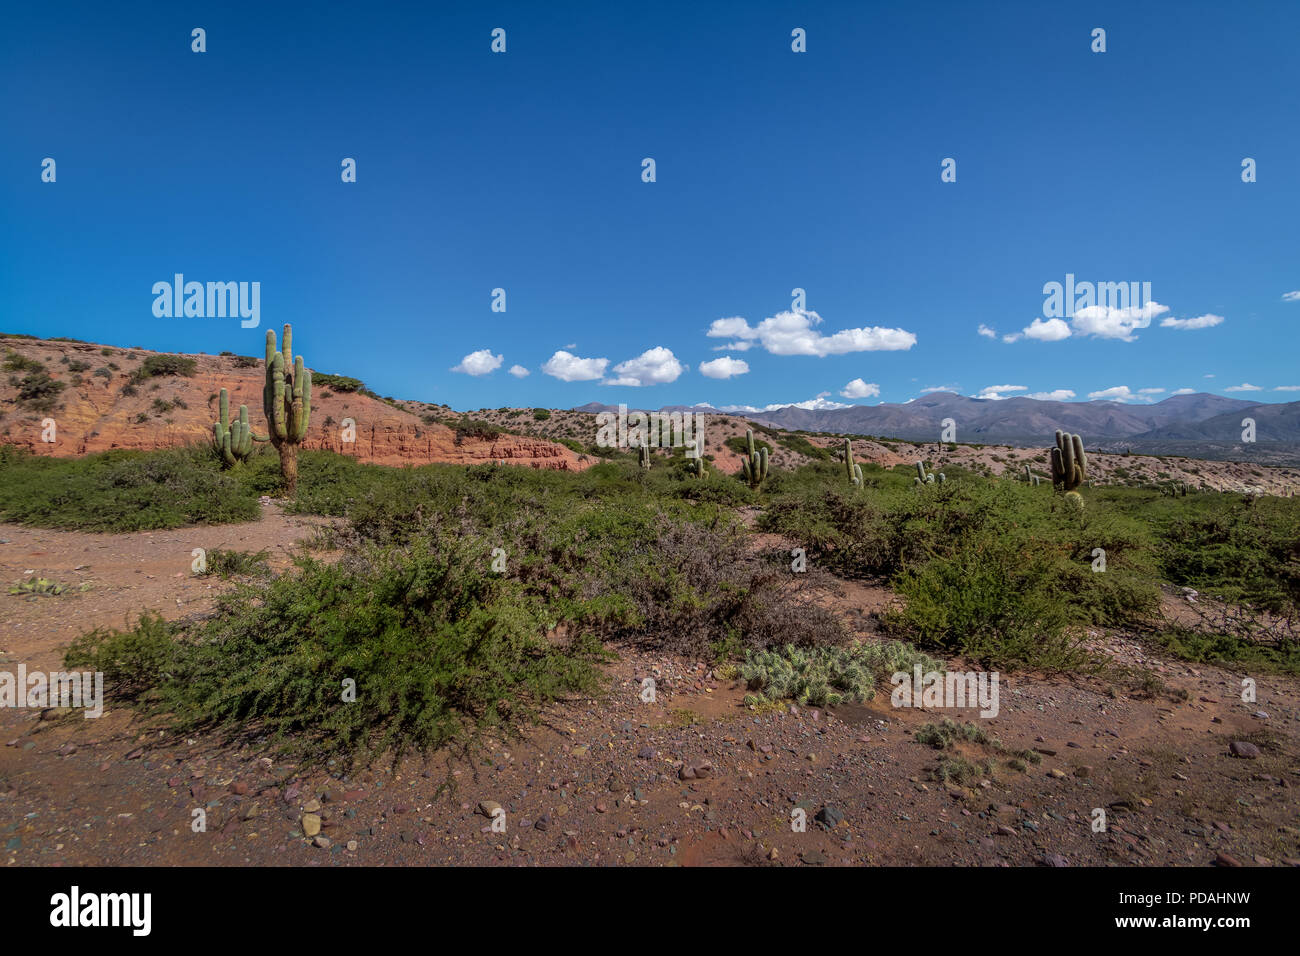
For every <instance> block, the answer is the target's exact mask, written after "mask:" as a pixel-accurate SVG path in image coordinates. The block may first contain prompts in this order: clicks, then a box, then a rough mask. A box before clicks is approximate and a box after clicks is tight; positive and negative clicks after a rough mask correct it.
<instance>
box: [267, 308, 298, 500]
mask: <svg viewBox="0 0 1300 956" xmlns="http://www.w3.org/2000/svg"><path fill="white" fill-rule="evenodd" d="M262 406H263V408H264V410H265V412H266V421H267V424H268V425H269V426H270V432H271V433H270V435H268V436H266V437H262V436H259V435H254V436H253V439H254V441H270V442H271V444H272V445H274V446H275V449H276V451H278V452H279V453H280V476H281V477H282V478H283V479H284V490H285V494H286V495H287V496H288V497H290V498H292V497H293V496H294V495H296V494H297V493H298V446H299V445H300V444H302V440H303V439H304V438H305V437H307V423H308V421H309V420H310V418H311V369H309V368H307V367H306V366H305V365H304V364H303V360H302V356H301V355H299V356H297V357H296V358H295V357H294V354H293V328H292V327H291V326H290V325H289V324H288V323H285V326H284V347H283V349H281V350H277V349H276V347H275V331H274V330H272V329H267V330H266V385H265V387H264V388H263V389H262Z"/></svg>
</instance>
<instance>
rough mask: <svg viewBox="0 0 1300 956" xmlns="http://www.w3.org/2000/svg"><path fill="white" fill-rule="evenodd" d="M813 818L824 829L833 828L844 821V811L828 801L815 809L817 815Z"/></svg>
mask: <svg viewBox="0 0 1300 956" xmlns="http://www.w3.org/2000/svg"><path fill="white" fill-rule="evenodd" d="M814 819H815V820H816V821H817V822H818V823H820V824H821V825H822V826H824V827H825V828H826V829H828V830H834V829H835V828H836V827H837V826H839V825H840V824H841V823H843V822H844V811H843V810H841V809H840V808H839V807H836V806H833V805H831V804H829V803H828V804H826V806H824V807H822V808H821V809H820V810H818V811H817V816H816V817H814Z"/></svg>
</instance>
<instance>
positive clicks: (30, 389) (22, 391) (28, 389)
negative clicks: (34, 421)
mask: <svg viewBox="0 0 1300 956" xmlns="http://www.w3.org/2000/svg"><path fill="white" fill-rule="evenodd" d="M38 364H39V363H38ZM66 387H67V383H66V382H60V381H58V380H57V379H53V378H51V377H50V374H49V373H48V372H47V371H45V369H44V367H41V368H40V369H38V370H36V371H32V372H28V373H27V374H26V375H24V376H23V377H22V378H21V379H20V380H19V382H18V399H17V401H18V405H19V407H21V408H25V409H27V410H28V411H32V412H37V413H47V412H52V411H54V409H55V405H56V404H57V402H58V398H59V393H60V392H62V391H63V390H64V389H65V388H66Z"/></svg>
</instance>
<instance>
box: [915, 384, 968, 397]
mask: <svg viewBox="0 0 1300 956" xmlns="http://www.w3.org/2000/svg"><path fill="white" fill-rule="evenodd" d="M960 391H961V390H960V389H959V388H958V387H957V386H956V385H927V386H926V387H925V388H923V389H921V391H920V394H921V395H925V394H926V393H928V392H954V393H960Z"/></svg>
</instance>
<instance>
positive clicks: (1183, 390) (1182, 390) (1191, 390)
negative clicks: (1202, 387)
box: [1169, 388, 1196, 395]
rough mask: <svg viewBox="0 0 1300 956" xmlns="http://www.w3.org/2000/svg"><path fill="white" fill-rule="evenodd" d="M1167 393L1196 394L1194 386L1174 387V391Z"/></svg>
mask: <svg viewBox="0 0 1300 956" xmlns="http://www.w3.org/2000/svg"><path fill="white" fill-rule="evenodd" d="M1169 394H1170V395H1195V394H1196V389H1194V388H1179V389H1175V390H1174V391H1172V392H1170V393H1169Z"/></svg>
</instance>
